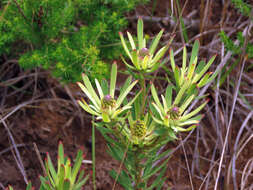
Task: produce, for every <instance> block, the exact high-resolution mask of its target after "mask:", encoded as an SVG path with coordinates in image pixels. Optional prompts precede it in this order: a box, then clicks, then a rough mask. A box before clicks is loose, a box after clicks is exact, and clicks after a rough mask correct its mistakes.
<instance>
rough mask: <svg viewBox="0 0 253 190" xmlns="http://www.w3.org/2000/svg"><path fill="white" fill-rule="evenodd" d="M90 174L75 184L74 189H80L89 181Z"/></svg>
mask: <svg viewBox="0 0 253 190" xmlns="http://www.w3.org/2000/svg"><path fill="white" fill-rule="evenodd" d="M88 179H89V175H86V176H85V178H84V179H83V180H81V181H80V182H79V183H77V184H75V186H74V188H73V190H80V189H81V187H83V185H84V184H85V183H86V182H87V181H88Z"/></svg>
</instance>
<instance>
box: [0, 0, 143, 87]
mask: <svg viewBox="0 0 253 190" xmlns="http://www.w3.org/2000/svg"><path fill="white" fill-rule="evenodd" d="M146 1H147V0H137V1H136V0H50V1H49V0H41V1H37V0H13V1H10V2H8V1H1V3H0V5H1V7H3V8H2V9H1V10H0V15H1V20H0V36H1V38H0V55H1V54H7V55H8V56H9V57H12V58H18V59H19V63H20V65H21V66H22V67H23V68H25V69H32V68H34V67H37V66H40V67H42V68H44V69H49V70H50V71H51V72H52V74H53V76H54V77H57V78H59V79H60V80H61V81H63V82H75V81H80V80H81V73H82V72H85V73H86V74H87V75H89V76H90V77H92V78H98V79H102V78H105V77H108V75H109V68H108V67H109V66H108V64H107V62H108V61H110V60H112V59H115V58H117V57H118V56H119V55H120V50H121V49H120V45H118V44H119V40H118V39H117V35H118V31H120V30H122V29H123V28H124V27H126V25H127V21H126V19H125V18H124V13H125V12H126V11H129V10H131V9H133V8H134V7H135V6H136V5H137V4H138V3H143V2H146ZM113 44H116V45H113ZM108 46H110V47H108Z"/></svg>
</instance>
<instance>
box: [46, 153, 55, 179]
mask: <svg viewBox="0 0 253 190" xmlns="http://www.w3.org/2000/svg"><path fill="white" fill-rule="evenodd" d="M47 164H48V169H49V172H50V174H51V176H52V178H53V181H56V180H57V173H56V171H55V169H54V165H53V163H52V160H51V158H50V156H49V154H48V155H47Z"/></svg>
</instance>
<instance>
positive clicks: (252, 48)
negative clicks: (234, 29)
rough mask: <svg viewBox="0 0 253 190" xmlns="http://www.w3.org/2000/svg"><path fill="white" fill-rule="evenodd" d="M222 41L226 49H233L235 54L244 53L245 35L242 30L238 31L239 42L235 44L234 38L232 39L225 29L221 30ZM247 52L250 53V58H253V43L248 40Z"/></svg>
mask: <svg viewBox="0 0 253 190" xmlns="http://www.w3.org/2000/svg"><path fill="white" fill-rule="evenodd" d="M220 37H221V41H222V42H223V43H224V46H225V48H226V50H228V51H231V52H232V53H233V55H240V54H241V53H242V51H243V50H242V48H243V44H244V41H245V37H243V35H242V32H238V33H237V36H236V37H237V40H238V41H239V44H238V45H236V44H234V42H233V40H232V39H230V38H229V37H228V36H227V35H226V33H225V32H224V31H221V32H220ZM245 53H246V54H247V55H248V58H249V59H251V58H253V43H250V42H248V44H247V46H246V49H245Z"/></svg>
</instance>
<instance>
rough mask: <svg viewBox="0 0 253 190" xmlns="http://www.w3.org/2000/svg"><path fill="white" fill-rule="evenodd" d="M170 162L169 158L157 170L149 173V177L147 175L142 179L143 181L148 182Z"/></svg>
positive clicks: (154, 169)
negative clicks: (147, 180)
mask: <svg viewBox="0 0 253 190" xmlns="http://www.w3.org/2000/svg"><path fill="white" fill-rule="evenodd" d="M168 161H169V158H167V159H166V160H165V161H164V162H163V163H162V164H161V165H159V166H158V167H156V168H153V169H152V171H151V172H149V173H148V175H145V176H143V177H142V179H143V180H146V179H148V178H150V177H151V176H153V175H154V174H156V173H158V172H159V170H160V169H161V168H163V167H165V165H166V164H167V162H168Z"/></svg>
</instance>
